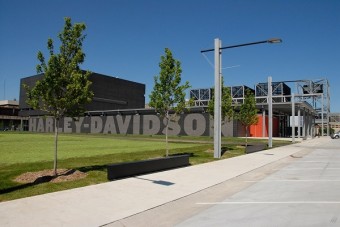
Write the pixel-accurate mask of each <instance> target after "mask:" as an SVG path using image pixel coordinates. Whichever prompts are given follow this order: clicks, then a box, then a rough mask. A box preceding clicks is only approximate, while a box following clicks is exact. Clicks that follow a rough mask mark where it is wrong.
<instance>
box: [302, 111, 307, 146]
mask: <svg viewBox="0 0 340 227" xmlns="http://www.w3.org/2000/svg"><path fill="white" fill-rule="evenodd" d="M302 119H303V122H302V138H303V139H304V140H305V139H306V128H307V127H306V122H307V121H306V109H303V116H302Z"/></svg>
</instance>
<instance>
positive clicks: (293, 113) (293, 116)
mask: <svg viewBox="0 0 340 227" xmlns="http://www.w3.org/2000/svg"><path fill="white" fill-rule="evenodd" d="M292 142H293V143H294V142H295V101H294V93H293V94H292Z"/></svg>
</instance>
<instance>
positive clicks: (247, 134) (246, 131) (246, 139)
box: [246, 126, 248, 147]
mask: <svg viewBox="0 0 340 227" xmlns="http://www.w3.org/2000/svg"><path fill="white" fill-rule="evenodd" d="M246 147H248V126H246Z"/></svg>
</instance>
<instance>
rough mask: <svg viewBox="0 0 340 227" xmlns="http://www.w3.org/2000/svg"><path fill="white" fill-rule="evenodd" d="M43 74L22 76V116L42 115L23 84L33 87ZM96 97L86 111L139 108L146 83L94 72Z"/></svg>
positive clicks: (141, 106) (93, 79)
mask: <svg viewBox="0 0 340 227" xmlns="http://www.w3.org/2000/svg"><path fill="white" fill-rule="evenodd" d="M42 77H43V74H39V75H35V76H30V77H26V78H22V79H21V81H20V99H19V100H20V102H19V108H20V112H19V115H20V116H41V115H45V113H44V112H42V111H39V110H33V109H32V108H31V107H30V106H29V105H27V103H26V99H27V95H26V91H25V89H24V88H23V84H27V85H28V86H30V87H33V86H34V85H35V83H36V82H37V81H38V80H40V79H42ZM89 80H90V81H91V82H92V85H91V89H92V91H93V93H94V97H93V100H92V102H91V103H89V104H87V105H86V106H85V109H86V111H108V110H119V109H138V108H144V107H145V84H141V83H136V82H132V81H128V80H123V79H119V78H115V77H111V76H107V75H102V74H98V73H92V74H91V75H90V77H89Z"/></svg>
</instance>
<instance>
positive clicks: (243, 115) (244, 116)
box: [237, 89, 259, 146]
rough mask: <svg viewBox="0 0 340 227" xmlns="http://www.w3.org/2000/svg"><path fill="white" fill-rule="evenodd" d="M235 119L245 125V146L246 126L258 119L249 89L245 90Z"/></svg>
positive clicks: (253, 99) (253, 98)
mask: <svg viewBox="0 0 340 227" xmlns="http://www.w3.org/2000/svg"><path fill="white" fill-rule="evenodd" d="M237 119H238V120H239V121H240V122H241V124H242V125H244V126H245V127H246V146H248V128H249V126H251V125H254V124H257V122H258V120H259V119H258V116H257V109H256V100H255V96H254V94H253V93H252V92H251V91H250V90H249V89H247V90H246V92H245V97H244V102H243V104H242V105H241V107H240V111H239V112H238V114H237Z"/></svg>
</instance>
